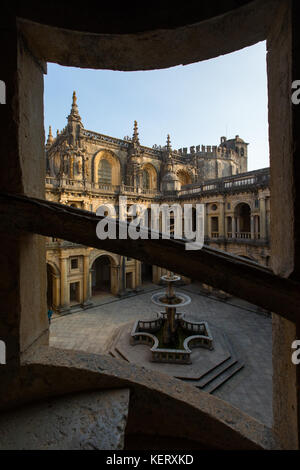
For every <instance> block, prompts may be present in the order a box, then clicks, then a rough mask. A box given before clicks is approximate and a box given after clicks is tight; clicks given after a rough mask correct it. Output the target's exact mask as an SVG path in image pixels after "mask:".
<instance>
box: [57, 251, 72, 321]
mask: <svg viewBox="0 0 300 470" xmlns="http://www.w3.org/2000/svg"><path fill="white" fill-rule="evenodd" d="M68 289H69V284H68V258H67V257H66V258H60V307H59V310H60V312H66V311H68V310H69V309H70V305H69V303H70V293H69V290H68Z"/></svg>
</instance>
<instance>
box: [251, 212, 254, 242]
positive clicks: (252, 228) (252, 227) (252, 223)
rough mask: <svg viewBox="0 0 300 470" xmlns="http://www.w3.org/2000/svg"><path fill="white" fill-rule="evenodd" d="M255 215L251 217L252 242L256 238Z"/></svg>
mask: <svg viewBox="0 0 300 470" xmlns="http://www.w3.org/2000/svg"><path fill="white" fill-rule="evenodd" d="M254 232H255V230H254V215H251V240H254V238H255V236H254Z"/></svg>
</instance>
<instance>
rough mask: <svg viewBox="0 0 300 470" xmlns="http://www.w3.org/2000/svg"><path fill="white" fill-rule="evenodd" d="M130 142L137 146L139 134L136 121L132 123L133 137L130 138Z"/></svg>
mask: <svg viewBox="0 0 300 470" xmlns="http://www.w3.org/2000/svg"><path fill="white" fill-rule="evenodd" d="M132 142H133V143H136V144H139V143H140V141H139V133H138V124H137V121H134V127H133V136H132Z"/></svg>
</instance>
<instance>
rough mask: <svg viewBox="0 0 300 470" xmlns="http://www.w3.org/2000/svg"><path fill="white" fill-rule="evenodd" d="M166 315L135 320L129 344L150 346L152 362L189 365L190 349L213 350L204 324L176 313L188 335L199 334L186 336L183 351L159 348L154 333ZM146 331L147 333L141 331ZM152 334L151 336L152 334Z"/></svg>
mask: <svg viewBox="0 0 300 470" xmlns="http://www.w3.org/2000/svg"><path fill="white" fill-rule="evenodd" d="M165 318H166V313H165V312H161V313H160V314H159V318H157V319H155V320H144V321H141V320H137V321H136V322H135V323H134V325H133V328H132V330H131V335H130V343H131V345H132V346H135V345H138V344H146V345H149V346H151V349H150V351H151V360H152V361H153V362H166V363H172V364H174V363H176V364H177V363H178V364H190V363H191V353H192V349H193V348H196V347H202V348H207V349H213V338H212V336H211V333H210V330H209V327H208V324H207V323H206V322H203V321H202V322H192V321H189V320H186V319H185V318H184V314H182V313H177V314H176V319H177V320H179V321H180V326H181V327H182V328H183V329H184V330H186V331H187V332H188V333H189V332H191V333H200V334H196V335H195V334H194V335H191V336H188V337H187V338H186V339H185V340H184V342H183V349H171V348H159V347H158V346H159V341H158V338H157V336H155V332H156V331H158V330H159V329H160V328H161V326H162V321H163V320H164V319H165ZM142 329H147V330H148V331H149V332H146V331H141V330H142ZM152 333H153V334H152Z"/></svg>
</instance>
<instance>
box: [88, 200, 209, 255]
mask: <svg viewBox="0 0 300 470" xmlns="http://www.w3.org/2000/svg"><path fill="white" fill-rule="evenodd" d="M96 215H97V216H101V217H103V219H102V220H100V221H99V222H98V224H97V227H96V234H97V237H98V238H99V239H100V240H106V239H107V238H109V239H111V240H116V239H117V238H118V239H119V240H127V239H128V238H130V239H131V240H138V239H139V238H140V239H144V240H147V239H149V238H151V239H154V240H158V239H159V238H160V233H161V238H162V239H169V238H175V239H183V240H184V242H185V249H186V250H201V248H203V244H204V204H196V207H193V205H192V204H184V205H183V207H182V206H181V205H180V204H172V205H168V204H151V205H150V207H147V206H145V205H144V204H133V205H132V206H130V207H129V209H127V197H125V196H120V197H119V206H118V214H117V212H116V209H115V206H114V205H113V204H103V205H101V206H100V207H98V209H97V211H96ZM117 216H118V220H119V223H118V224H117V223H116V219H117ZM128 222H129V224H128ZM117 228H118V230H117ZM160 228H161V230H160ZM117 231H118V234H117Z"/></svg>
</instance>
